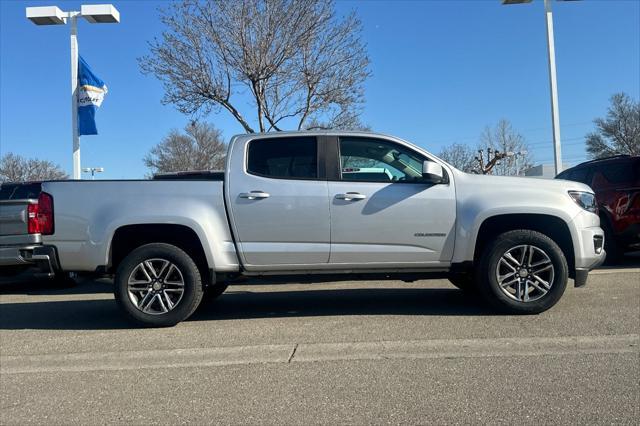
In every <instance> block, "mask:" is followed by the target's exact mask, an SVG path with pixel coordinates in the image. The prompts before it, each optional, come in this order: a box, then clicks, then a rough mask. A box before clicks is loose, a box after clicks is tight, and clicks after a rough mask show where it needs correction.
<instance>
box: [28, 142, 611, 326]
mask: <svg viewBox="0 0 640 426" xmlns="http://www.w3.org/2000/svg"><path fill="white" fill-rule="evenodd" d="M39 200H40V201H39V203H43V202H44V206H43V207H44V208H42V209H40V213H38V215H37V217H36V219H37V220H38V221H40V222H41V223H39V225H38V226H40V231H41V232H40V234H41V240H42V246H41V247H42V248H41V249H39V250H41V252H42V255H43V256H48V262H47V263H46V264H48V265H51V268H54V269H56V268H57V269H60V270H63V271H79V272H86V271H92V272H97V273H101V274H114V275H115V277H114V287H115V289H114V290H115V296H116V301H117V303H118V305H119V306H120V307H121V309H122V311H123V312H124V313H125V314H126V315H127V316H128V317H129V318H131V319H133V320H135V321H136V322H138V323H140V324H143V325H148V326H168V325H174V324H176V323H178V322H180V321H182V320H184V319H186V318H188V317H189V316H190V315H191V314H192V313H193V312H194V310H195V309H196V307H197V306H198V304H199V303H200V301H201V300H202V299H203V296H206V295H207V294H209V295H210V297H215V296H216V295H219V294H220V293H222V292H223V291H224V289H225V288H226V285H228V283H230V282H232V281H233V280H235V279H238V278H239V277H243V276H265V275H270V276H273V275H278V276H280V278H282V277H284V279H287V277H290V279H293V277H294V276H300V275H305V276H307V278H308V279H311V280H313V279H317V280H323V279H325V277H326V276H327V274H331V276H332V278H333V279H335V278H339V277H348V278H349V279H354V278H358V277H365V278H369V279H370V278H400V279H404V280H414V279H421V278H431V277H438V278H442V277H446V278H449V279H450V281H451V282H452V283H453V284H454V285H456V286H457V287H459V288H461V289H464V290H466V291H468V292H470V293H471V294H477V295H478V296H480V297H483V298H484V299H485V300H487V301H488V302H490V303H491V304H493V305H494V306H495V307H496V308H498V309H499V310H501V311H503V312H508V313H519V314H534V313H539V312H542V311H545V310H546V309H549V308H550V307H552V306H553V305H554V304H555V303H556V302H557V301H558V300H559V299H560V297H561V296H562V294H563V292H564V290H565V288H566V285H567V282H568V278H573V279H574V281H575V285H576V286H582V285H584V284H585V283H586V280H587V274H588V272H589V270H590V269H592V268H594V267H596V266H597V265H598V264H599V263H601V262H602V260H603V259H604V255H605V253H604V250H603V242H604V239H603V231H602V229H601V228H600V226H599V225H600V219H599V218H598V215H597V214H596V213H595V212H596V203H595V197H594V195H593V191H591V189H590V188H589V187H588V186H586V185H584V184H581V183H576V182H569V181H562V180H536V179H527V178H520V177H496V176H479V175H471V174H467V173H463V172H461V171H459V170H457V169H455V168H454V167H452V166H450V165H449V164H447V163H446V162H444V161H442V160H440V159H438V158H437V157H435V156H434V155H432V154H430V153H428V152H426V151H425V150H423V149H422V148H420V147H417V146H415V145H412V144H410V143H408V142H406V141H403V140H401V139H399V138H395V137H391V136H386V135H380V134H373V133H362V132H302V133H300V132H295V133H270V134H249V135H239V136H235V137H233V138H232V140H231V142H230V144H229V151H228V155H227V160H226V170H225V171H224V172H202V173H184V174H180V173H178V174H173V175H163V176H158V177H156V178H155V179H153V180H132V181H66V182H44V183H43V184H42V193H41V194H40V199H39ZM34 226H35V225H34Z"/></svg>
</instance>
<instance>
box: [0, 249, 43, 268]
mask: <svg viewBox="0 0 640 426" xmlns="http://www.w3.org/2000/svg"><path fill="white" fill-rule="evenodd" d="M36 247H38V246H0V266H23V265H25V266H29V265H31V264H32V259H31V257H32V255H33V249H34V248H36Z"/></svg>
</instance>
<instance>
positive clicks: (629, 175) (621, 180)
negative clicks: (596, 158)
mask: <svg viewBox="0 0 640 426" xmlns="http://www.w3.org/2000/svg"><path fill="white" fill-rule="evenodd" d="M635 166H636V167H637V164H636V165H635ZM636 167H634V163H633V162H632V161H624V162H623V161H620V162H612V163H611V164H607V165H602V166H601V167H599V171H600V173H602V175H603V176H604V178H605V179H606V180H607V182H609V183H611V184H614V185H620V184H621V185H631V184H633V183H634V182H635V181H636V174H637V170H636Z"/></svg>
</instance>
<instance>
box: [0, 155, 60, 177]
mask: <svg viewBox="0 0 640 426" xmlns="http://www.w3.org/2000/svg"><path fill="white" fill-rule="evenodd" d="M57 179H69V175H67V174H66V173H65V172H64V170H62V169H61V168H60V166H58V165H57V164H54V163H52V162H51V161H46V160H38V159H36V158H25V157H22V156H20V155H17V154H14V153H11V152H10V153H8V154H5V155H4V156H2V159H0V181H1V182H29V181H40V180H57Z"/></svg>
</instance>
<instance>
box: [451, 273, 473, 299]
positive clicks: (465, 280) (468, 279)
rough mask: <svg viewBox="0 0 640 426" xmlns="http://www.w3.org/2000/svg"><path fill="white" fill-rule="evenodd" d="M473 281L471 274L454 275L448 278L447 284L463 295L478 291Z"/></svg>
mask: <svg viewBox="0 0 640 426" xmlns="http://www.w3.org/2000/svg"><path fill="white" fill-rule="evenodd" d="M474 279H475V277H474V276H473V274H469V273H467V274H455V275H451V276H450V277H449V282H450V283H451V284H453V285H454V286H456V287H458V288H459V289H460V290H462V291H464V292H465V293H469V294H472V293H476V292H477V290H478V289H477V287H476V285H475V282H474Z"/></svg>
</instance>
